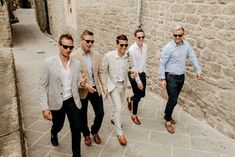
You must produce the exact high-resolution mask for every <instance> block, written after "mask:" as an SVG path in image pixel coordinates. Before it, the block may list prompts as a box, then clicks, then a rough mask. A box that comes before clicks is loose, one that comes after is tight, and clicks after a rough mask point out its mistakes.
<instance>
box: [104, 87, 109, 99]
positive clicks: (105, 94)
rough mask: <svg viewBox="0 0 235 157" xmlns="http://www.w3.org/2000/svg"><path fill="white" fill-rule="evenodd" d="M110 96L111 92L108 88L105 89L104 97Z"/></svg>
mask: <svg viewBox="0 0 235 157" xmlns="http://www.w3.org/2000/svg"><path fill="white" fill-rule="evenodd" d="M108 96H109V92H108V90H107V89H106V90H104V98H106V99H107V98H108Z"/></svg>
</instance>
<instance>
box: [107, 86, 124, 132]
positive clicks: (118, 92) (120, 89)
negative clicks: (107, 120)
mask: <svg viewBox="0 0 235 157" xmlns="http://www.w3.org/2000/svg"><path fill="white" fill-rule="evenodd" d="M124 96H125V88H124V84H123V83H118V84H117V86H116V87H115V88H114V90H113V91H112V92H110V97H111V100H112V102H113V115H112V118H113V120H114V123H115V124H114V126H115V131H116V133H117V134H118V135H123V131H122V127H121V125H122V119H121V113H122V106H123V102H124Z"/></svg>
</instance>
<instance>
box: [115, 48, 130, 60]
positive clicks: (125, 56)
mask: <svg viewBox="0 0 235 157" xmlns="http://www.w3.org/2000/svg"><path fill="white" fill-rule="evenodd" d="M127 53H128V52H127V51H126V53H125V54H124V55H123V56H122V57H119V56H118V51H117V50H116V54H115V58H121V59H124V58H127V57H128V56H127Z"/></svg>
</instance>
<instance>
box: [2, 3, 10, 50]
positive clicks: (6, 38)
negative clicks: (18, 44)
mask: <svg viewBox="0 0 235 157" xmlns="http://www.w3.org/2000/svg"><path fill="white" fill-rule="evenodd" d="M11 46H12V34H11V25H10V20H9V13H8V6H7V3H5V4H4V5H3V6H1V4H0V47H11Z"/></svg>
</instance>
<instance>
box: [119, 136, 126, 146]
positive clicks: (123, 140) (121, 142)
mask: <svg viewBox="0 0 235 157" xmlns="http://www.w3.org/2000/svg"><path fill="white" fill-rule="evenodd" d="M118 141H119V143H120V144H121V145H126V144H127V141H126V138H125V136H124V135H119V136H118Z"/></svg>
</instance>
